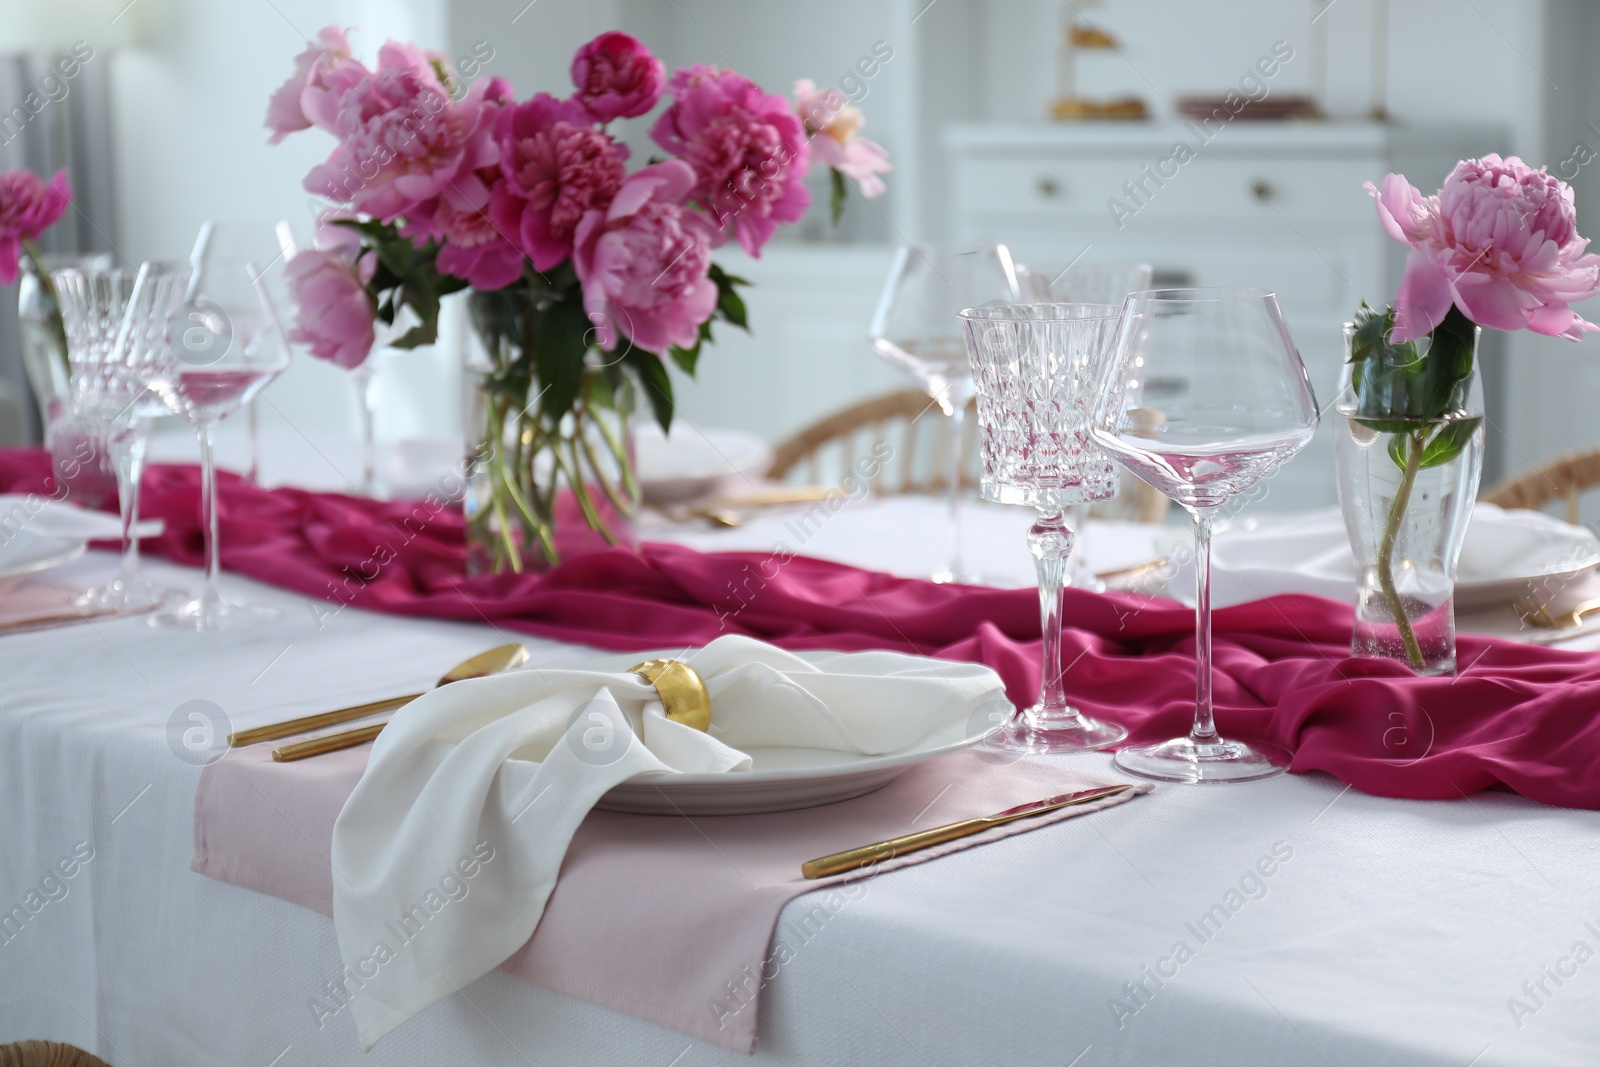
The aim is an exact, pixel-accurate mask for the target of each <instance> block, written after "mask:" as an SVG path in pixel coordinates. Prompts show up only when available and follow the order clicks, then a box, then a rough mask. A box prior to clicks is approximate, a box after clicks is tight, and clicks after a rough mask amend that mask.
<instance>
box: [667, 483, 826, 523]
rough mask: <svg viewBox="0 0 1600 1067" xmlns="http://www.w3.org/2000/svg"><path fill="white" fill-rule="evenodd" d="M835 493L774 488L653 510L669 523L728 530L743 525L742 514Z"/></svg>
mask: <svg viewBox="0 0 1600 1067" xmlns="http://www.w3.org/2000/svg"><path fill="white" fill-rule="evenodd" d="M839 491H840V490H838V489H837V488H835V487H834V486H831V485H792V486H777V487H775V488H772V489H763V490H758V491H756V492H754V493H747V494H745V495H743V496H725V497H717V498H715V499H712V500H707V501H705V502H704V503H700V504H686V505H682V506H679V507H657V508H656V510H657V511H659V512H661V514H663V515H665V516H666V517H667V518H668V519H670V520H672V521H673V522H692V521H693V520H695V519H704V520H705V521H706V522H709V523H710V524H711V525H713V526H723V527H728V528H732V527H736V526H742V525H744V522H745V519H746V518H747V517H748V516H746V515H745V514H744V512H746V511H749V510H752V509H756V508H767V507H777V506H779V505H783V504H809V503H811V502H813V501H817V500H826V499H827V498H828V494H830V493H836V492H839Z"/></svg>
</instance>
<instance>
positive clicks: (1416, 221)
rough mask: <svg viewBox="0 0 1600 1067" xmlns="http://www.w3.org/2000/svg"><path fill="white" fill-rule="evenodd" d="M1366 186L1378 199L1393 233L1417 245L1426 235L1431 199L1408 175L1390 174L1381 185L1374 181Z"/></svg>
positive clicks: (1384, 220) (1380, 217) (1382, 217)
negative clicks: (1377, 185) (1379, 186)
mask: <svg viewBox="0 0 1600 1067" xmlns="http://www.w3.org/2000/svg"><path fill="white" fill-rule="evenodd" d="M1366 189H1367V191H1368V192H1369V193H1371V194H1372V196H1373V199H1374V200H1375V201H1376V202H1377V208H1378V220H1379V221H1380V222H1382V223H1383V228H1384V229H1385V230H1388V231H1389V236H1390V237H1393V238H1394V239H1395V240H1396V241H1400V242H1401V243H1403V244H1408V245H1411V246H1413V247H1415V246H1416V244H1417V243H1418V242H1419V241H1421V240H1422V239H1423V237H1424V236H1426V229H1425V227H1424V226H1423V220H1424V219H1426V218H1427V216H1428V204H1427V201H1426V200H1424V199H1423V197H1422V193H1420V192H1419V191H1418V190H1417V188H1416V187H1415V186H1414V185H1412V184H1411V183H1410V182H1408V181H1406V180H1405V178H1404V176H1402V175H1399V174H1390V175H1388V176H1386V177H1385V178H1384V179H1383V187H1382V188H1381V189H1380V188H1375V187H1374V186H1373V184H1372V183H1371V182H1368V183H1367V185H1366Z"/></svg>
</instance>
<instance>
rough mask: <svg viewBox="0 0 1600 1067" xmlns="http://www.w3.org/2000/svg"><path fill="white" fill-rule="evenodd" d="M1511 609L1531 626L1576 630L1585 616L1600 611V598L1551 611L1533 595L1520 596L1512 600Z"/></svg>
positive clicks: (1546, 628) (1545, 628)
mask: <svg viewBox="0 0 1600 1067" xmlns="http://www.w3.org/2000/svg"><path fill="white" fill-rule="evenodd" d="M1511 610H1512V611H1515V612H1516V613H1517V616H1518V617H1519V618H1520V619H1522V621H1523V622H1525V623H1527V624H1528V625H1529V626H1537V627H1539V628H1540V629H1544V630H1576V629H1577V628H1578V627H1580V626H1582V625H1583V617H1584V616H1585V615H1592V614H1593V613H1594V612H1597V611H1600V598H1597V599H1594V600H1585V601H1584V602H1583V603H1581V604H1579V605H1578V606H1577V607H1575V608H1572V609H1570V610H1561V611H1551V610H1550V608H1549V607H1548V606H1547V605H1545V604H1542V603H1540V602H1539V601H1538V600H1535V599H1534V598H1533V597H1518V598H1517V599H1515V600H1513V601H1512V602H1511Z"/></svg>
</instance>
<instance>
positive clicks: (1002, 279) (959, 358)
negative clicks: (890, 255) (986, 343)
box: [871, 245, 1019, 583]
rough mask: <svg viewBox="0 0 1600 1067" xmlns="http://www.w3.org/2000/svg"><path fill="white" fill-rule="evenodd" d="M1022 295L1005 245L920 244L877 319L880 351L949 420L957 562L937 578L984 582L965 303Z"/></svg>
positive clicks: (896, 269) (899, 262) (907, 256)
mask: <svg viewBox="0 0 1600 1067" xmlns="http://www.w3.org/2000/svg"><path fill="white" fill-rule="evenodd" d="M1018 299H1019V297H1018V293H1017V274H1016V268H1015V266H1014V265H1013V264H1012V262H1011V253H1010V252H1008V251H1007V250H1006V246H1005V245H985V246H981V247H976V248H914V247H911V246H906V247H903V248H901V249H900V250H899V251H898V252H896V253H895V258H894V263H893V265H892V266H891V267H890V268H889V279H888V281H887V282H885V283H884V287H883V295H882V296H881V297H880V298H879V300H878V308H877V311H876V312H875V313H874V314H873V316H872V327H871V338H872V350H873V352H874V353H876V354H877V355H879V356H881V357H882V358H883V359H886V360H888V361H889V362H891V363H893V364H895V365H896V366H898V367H900V368H902V369H903V370H906V371H908V372H909V373H910V374H912V375H913V376H914V377H915V378H916V379H917V381H918V383H919V384H921V386H922V388H923V389H924V390H925V391H926V392H927V394H928V396H930V397H931V398H932V399H933V401H934V402H935V403H936V404H938V405H939V408H940V410H941V411H943V412H944V414H945V415H946V416H947V417H948V419H949V422H948V427H949V430H950V453H949V456H948V462H949V466H948V478H949V491H950V562H949V565H948V566H947V567H945V568H944V569H942V570H940V571H939V572H938V573H936V574H934V575H933V580H934V581H936V582H968V583H972V582H978V581H981V580H982V579H981V578H980V577H979V576H978V575H976V574H973V573H970V572H968V571H967V570H966V569H965V567H964V566H963V565H962V559H961V469H962V444H963V439H964V431H965V426H966V415H967V404H968V402H969V401H971V400H972V395H973V394H972V372H971V369H970V367H969V366H968V363H967V353H966V349H965V348H964V347H963V345H962V341H961V334H960V331H959V330H958V328H957V324H956V315H957V314H958V313H959V312H960V311H961V310H962V309H963V308H970V307H979V306H982V305H985V304H1009V303H1015V302H1016V301H1017V300H1018Z"/></svg>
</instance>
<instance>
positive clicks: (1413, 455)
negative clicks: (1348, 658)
mask: <svg viewBox="0 0 1600 1067" xmlns="http://www.w3.org/2000/svg"><path fill="white" fill-rule="evenodd" d="M1423 444H1424V440H1423V431H1422V430H1413V431H1411V432H1410V433H1409V434H1408V435H1407V440H1406V465H1405V467H1404V468H1402V470H1401V474H1400V485H1399V487H1398V488H1397V489H1396V490H1395V494H1394V500H1393V501H1391V502H1390V504H1389V515H1388V518H1387V519H1385V520H1384V524H1383V540H1382V542H1380V543H1379V545H1378V584H1379V585H1380V586H1382V587H1383V596H1384V599H1385V600H1387V601H1388V602H1389V610H1390V612H1392V613H1393V614H1394V622H1395V625H1396V626H1397V627H1399V629H1400V640H1401V641H1402V642H1403V643H1404V644H1405V646H1406V658H1407V659H1408V660H1410V661H1411V669H1412V670H1414V671H1420V670H1422V669H1423V668H1424V667H1426V666H1427V664H1426V663H1425V662H1424V660H1423V658H1422V646H1421V645H1420V644H1418V643H1417V634H1416V631H1415V630H1413V629H1412V628H1411V620H1410V619H1408V618H1407V617H1406V606H1405V604H1404V603H1403V602H1402V601H1401V599H1400V592H1399V590H1398V589H1396V588H1395V584H1394V548H1395V543H1396V542H1397V541H1399V539H1400V524H1401V523H1402V522H1404V521H1405V517H1406V508H1408V507H1410V506H1411V489H1412V487H1413V486H1414V485H1416V482H1417V468H1418V466H1419V465H1420V464H1421V462H1422V447H1423Z"/></svg>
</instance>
